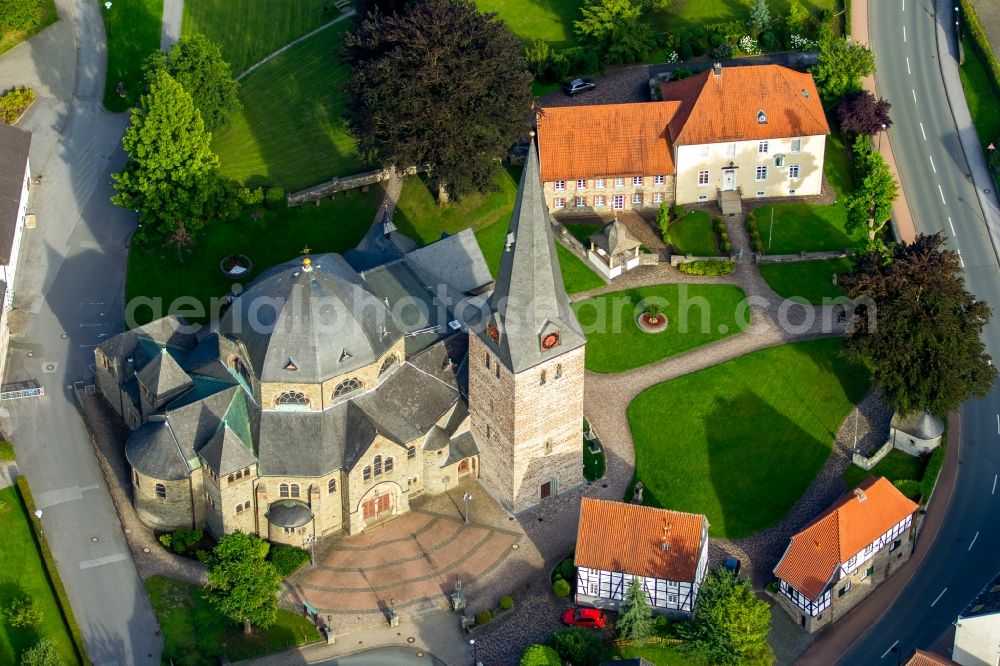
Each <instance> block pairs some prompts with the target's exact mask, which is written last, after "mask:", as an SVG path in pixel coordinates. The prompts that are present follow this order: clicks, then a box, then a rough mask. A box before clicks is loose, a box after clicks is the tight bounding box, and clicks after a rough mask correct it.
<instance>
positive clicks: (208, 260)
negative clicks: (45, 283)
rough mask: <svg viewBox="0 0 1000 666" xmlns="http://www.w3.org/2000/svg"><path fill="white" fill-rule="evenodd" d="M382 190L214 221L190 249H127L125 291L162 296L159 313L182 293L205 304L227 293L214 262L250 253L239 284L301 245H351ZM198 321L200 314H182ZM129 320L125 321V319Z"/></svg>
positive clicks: (338, 248)
mask: <svg viewBox="0 0 1000 666" xmlns="http://www.w3.org/2000/svg"><path fill="white" fill-rule="evenodd" d="M381 201H382V189H381V188H378V187H373V188H371V190H369V191H368V192H361V191H360V190H353V191H351V192H350V193H348V194H347V195H346V196H345V195H339V196H338V197H337V198H336V199H335V200H334V201H332V202H331V201H330V200H329V199H324V200H323V202H322V204H321V205H320V206H318V207H317V206H314V205H312V204H309V205H305V206H299V207H296V208H285V209H282V210H279V211H275V212H268V213H267V214H265V216H264V217H263V218H261V219H260V220H251V219H249V217H246V216H244V217H243V218H241V219H240V220H238V221H236V222H231V223H223V222H216V223H214V224H210V225H209V226H207V227H206V228H205V231H204V234H203V235H202V236H200V237H199V238H198V239H197V241H196V243H195V244H194V245H193V246H191V247H190V248H185V249H183V250H181V251H180V252H178V250H177V249H175V248H173V247H170V246H160V247H154V248H140V247H133V248H132V250H131V252H129V263H128V275H127V278H126V285H125V295H126V298H127V299H128V300H131V299H134V298H136V297H139V296H146V297H151V298H159V299H162V302H163V303H164V304H165V305H164V309H163V310H162V313H163V314H167V312H168V311H174V312H177V311H178V309H177V308H176V307H175V308H173V309H168V308H167V307H166V306H167V305H169V304H170V303H172V302H174V301H175V299H177V298H180V297H183V296H187V297H194V299H195V300H196V301H197V302H198V303H201V304H202V307H203V308H206V309H207V308H209V306H210V299H211V298H213V297H220V296H222V295H224V294H226V293H228V291H229V289H230V288H231V286H232V285H233V284H234V281H233V280H230V279H229V278H227V277H225V276H224V275H223V274H222V273H221V272H220V271H219V261H221V260H222V259H223V258H224V257H226V256H228V255H230V254H233V253H240V254H245V255H247V256H248V257H250V260H251V261H253V263H254V272H253V273H251V274H250V275H248V276H247V279H246V280H241V281H240V282H241V283H243V284H246V282H248V281H249V279H251V278H253V277H254V276H256V275H257V274H258V273H260V271H262V270H264V269H266V268H268V267H270V266H274V265H275V264H279V263H282V262H284V261H288V260H289V259H293V258H294V257H296V256H297V255H298V254H299V253H300V252H301V251H302V250H303V249H304V248H305V247H306V246H308V247H309V248H310V249H311V250H312V252H314V253H321V252H344V251H346V250H349V249H351V248H353V247H354V246H355V245H357V243H358V241H360V240H361V237H362V236H364V234H365V232H366V231H367V230H368V227H369V226H370V225H371V223H372V220H373V219H374V217H375V212H376V211H377V210H378V206H379V204H380V203H381ZM186 316H187V317H188V319H189V320H192V321H197V322H204V321H207V319H208V318H207V317H206V316H191V315H190V314H188V315H186ZM136 319H137V321H136V322H135V323H145V322H148V321H149V320H150V319H152V316H151V313H150V311H149V310H148V309H146V308H143V309H141V310H139V311H137V313H136ZM130 323H131V322H130Z"/></svg>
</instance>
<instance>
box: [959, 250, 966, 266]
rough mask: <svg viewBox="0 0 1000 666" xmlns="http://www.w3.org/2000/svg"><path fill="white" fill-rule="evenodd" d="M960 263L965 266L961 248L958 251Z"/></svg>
mask: <svg viewBox="0 0 1000 666" xmlns="http://www.w3.org/2000/svg"><path fill="white" fill-rule="evenodd" d="M958 263H960V264H961V265H962V268H965V260H964V259H962V251H961V250H959V251H958Z"/></svg>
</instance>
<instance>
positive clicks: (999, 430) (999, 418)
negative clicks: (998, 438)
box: [997, 414, 1000, 435]
mask: <svg viewBox="0 0 1000 666" xmlns="http://www.w3.org/2000/svg"><path fill="white" fill-rule="evenodd" d="M997 434H998V435H1000V414H997Z"/></svg>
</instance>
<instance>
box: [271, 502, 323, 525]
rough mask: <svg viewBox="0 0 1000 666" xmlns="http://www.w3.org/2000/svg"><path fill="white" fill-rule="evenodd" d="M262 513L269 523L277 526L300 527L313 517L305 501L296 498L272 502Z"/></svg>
mask: <svg viewBox="0 0 1000 666" xmlns="http://www.w3.org/2000/svg"><path fill="white" fill-rule="evenodd" d="M264 515H265V516H266V517H267V521H268V522H269V523H271V524H272V525H277V526H278V527H302V526H303V525H305V524H306V523H308V522H309V521H310V520H312V517H313V514H312V511H310V510H309V507H308V506H307V505H306V503H305V502H299V501H296V500H279V501H277V502H273V503H272V504H271V506H269V507H268V508H267V513H266V514H264Z"/></svg>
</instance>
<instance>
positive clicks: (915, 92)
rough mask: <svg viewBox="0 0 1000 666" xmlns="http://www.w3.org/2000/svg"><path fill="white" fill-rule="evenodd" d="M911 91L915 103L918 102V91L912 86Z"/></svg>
mask: <svg viewBox="0 0 1000 666" xmlns="http://www.w3.org/2000/svg"><path fill="white" fill-rule="evenodd" d="M910 92H911V93H913V103H914V104H916V103H917V91H916V90H914V89H913V88H910Z"/></svg>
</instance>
